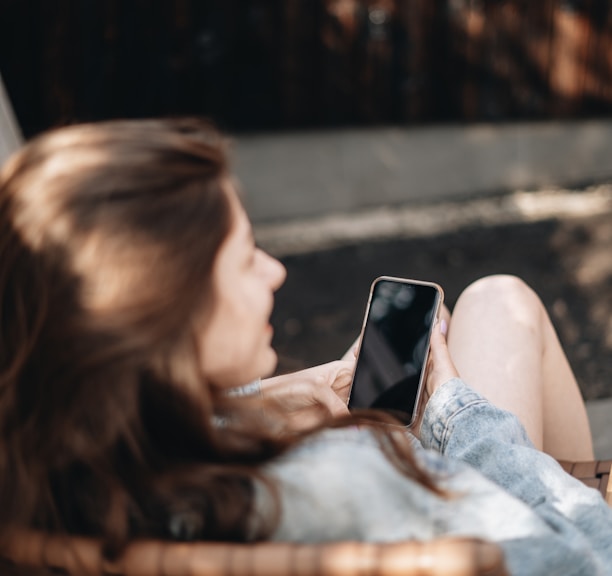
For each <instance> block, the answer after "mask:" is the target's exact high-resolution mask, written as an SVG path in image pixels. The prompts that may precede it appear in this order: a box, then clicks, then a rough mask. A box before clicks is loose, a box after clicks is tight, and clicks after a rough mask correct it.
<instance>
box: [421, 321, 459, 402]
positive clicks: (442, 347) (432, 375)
mask: <svg viewBox="0 0 612 576" xmlns="http://www.w3.org/2000/svg"><path fill="white" fill-rule="evenodd" d="M447 329H448V324H447V323H446V321H445V320H442V321H440V322H438V324H437V325H436V327H435V328H434V330H433V332H432V335H431V344H430V349H429V361H428V363H427V380H426V385H425V387H426V389H427V393H428V396H431V395H432V394H433V393H434V392H435V391H436V390H437V389H438V388H439V387H440V386H442V384H444V383H445V382H448V381H449V380H450V379H451V378H456V377H458V376H459V372H457V368H455V364H454V363H453V360H452V358H451V356H450V353H449V351H448V346H447V345H446V331H447Z"/></svg>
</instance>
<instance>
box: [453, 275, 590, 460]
mask: <svg viewBox="0 0 612 576" xmlns="http://www.w3.org/2000/svg"><path fill="white" fill-rule="evenodd" d="M448 347H449V350H450V353H451V356H452V358H453V360H454V362H455V365H456V366H457V369H458V371H459V373H460V374H461V376H462V378H463V379H464V380H465V381H466V382H467V383H468V384H469V385H470V386H471V387H472V388H474V389H475V390H477V391H479V392H480V393H481V394H483V396H485V397H486V398H488V399H489V400H490V401H491V402H492V403H493V404H495V405H496V406H499V407H500V408H504V409H506V410H509V411H510V412H513V413H514V414H516V416H518V418H519V420H520V421H521V422H522V423H523V425H524V426H525V428H526V430H527V433H528V435H529V437H530V438H531V440H532V441H533V443H534V444H535V446H536V447H538V448H540V449H541V450H544V451H545V452H547V453H549V454H550V455H551V456H553V457H555V458H557V459H565V460H590V459H592V458H593V442H592V437H591V431H590V428H589V422H588V418H587V414H586V409H585V406H584V402H583V400H582V397H581V395H580V390H579V389H578V385H577V383H576V379H575V377H574V375H573V373H572V370H571V368H570V366H569V363H568V361H567V358H566V357H565V354H564V352H563V350H562V348H561V345H560V343H559V340H558V338H557V335H556V333H555V330H554V328H553V326H552V323H551V321H550V318H549V317H548V315H547V313H546V310H545V309H544V306H543V305H542V303H541V301H540V299H539V298H538V296H537V295H536V294H535V292H533V290H531V289H530V288H529V287H528V286H527V285H526V284H525V283H524V282H523V281H521V280H519V279H518V278H515V277H513V276H491V277H487V278H483V279H481V280H479V281H477V282H475V283H474V284H472V285H471V286H469V287H468V288H467V289H466V290H465V292H464V293H463V294H462V295H461V297H460V298H459V300H458V301H457V304H456V306H455V309H454V311H453V315H452V319H451V322H450V327H449V332H448Z"/></svg>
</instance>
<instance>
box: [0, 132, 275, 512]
mask: <svg viewBox="0 0 612 576" xmlns="http://www.w3.org/2000/svg"><path fill="white" fill-rule="evenodd" d="M283 279H284V269H283V268H282V266H281V265H280V264H279V263H278V262H276V261H275V260H273V259H271V258H270V257H268V256H267V255H265V254H263V253H262V252H261V251H259V250H258V249H257V248H256V247H255V246H254V243H253V238H252V234H251V229H250V224H249V222H248V219H247V218H246V215H245V213H244V210H243V208H242V206H241V204H240V201H239V200H238V196H237V194H236V191H235V187H234V184H233V182H232V179H231V177H230V174H229V171H228V165H227V157H226V148H225V143H224V141H223V139H222V138H221V137H220V135H219V134H218V133H217V132H216V131H215V130H214V129H212V128H211V127H209V126H208V125H206V124H204V123H202V122H201V121H197V120H155V121H115V122H107V123H101V124H91V125H82V126H73V127H68V128H63V129H59V130H56V131H53V132H50V133H48V134H45V135H43V136H40V137H38V138H36V139H35V140H33V141H32V142H30V143H29V144H27V145H26V146H25V147H24V148H23V149H22V150H21V151H19V152H18V153H17V154H16V155H14V156H13V157H12V158H11V159H10V160H9V161H8V162H7V163H6V165H5V166H4V168H3V170H2V172H0V298H1V304H2V319H1V326H0V330H1V333H0V336H1V339H2V342H1V345H0V348H1V350H0V419H1V421H2V426H3V427H4V432H3V433H4V437H5V439H6V438H9V440H5V441H6V442H7V445H11V446H13V447H15V449H16V450H17V448H18V450H21V451H22V453H23V454H34V453H35V452H36V454H37V455H38V456H37V457H39V458H40V462H41V463H44V465H43V464H41V465H40V466H39V467H38V468H39V470H38V472H39V473H40V474H42V475H47V476H48V474H49V470H57V469H61V468H62V467H63V466H68V465H70V464H69V463H70V462H73V461H74V460H75V459H76V460H79V459H80V460H82V461H84V462H85V461H86V462H87V466H88V467H91V466H92V465H93V464H92V462H94V461H95V460H96V458H97V457H98V456H99V458H100V459H101V460H100V462H101V461H102V460H103V458H102V456H100V454H102V453H104V451H105V450H106V451H108V450H109V449H111V450H116V444H117V442H120V443H123V444H126V443H127V444H129V443H132V444H133V446H131V447H130V450H132V451H134V450H135V451H136V452H137V451H138V450H142V446H141V445H140V444H139V442H140V440H139V439H138V438H137V436H138V435H142V434H144V432H143V428H146V427H147V426H148V424H147V422H146V421H143V420H146V419H147V417H148V418H149V419H150V420H151V419H154V418H161V420H160V421H158V422H157V423H156V424H157V425H160V426H165V425H173V424H175V425H177V426H179V425H178V424H177V422H176V420H178V419H179V412H178V410H175V411H173V403H174V404H176V405H177V406H178V405H180V406H181V410H182V412H181V416H180V418H183V419H184V421H182V422H181V423H180V427H182V428H188V427H189V426H192V427H193V428H194V429H196V428H198V427H199V426H201V423H200V424H198V423H197V421H198V417H202V416H204V415H210V414H212V413H213V412H214V410H215V406H214V404H215V399H219V398H222V397H223V394H222V392H220V391H219V388H224V387H228V386H236V385H240V384H245V383H246V382H248V380H250V379H253V378H255V377H257V376H260V375H265V374H266V373H269V372H270V371H272V370H273V369H274V366H275V361H276V357H275V355H274V353H273V351H272V349H271V347H270V339H271V329H270V327H269V315H270V313H271V308H272V293H273V291H274V290H275V289H276V288H278V286H279V285H280V284H281V283H282V281H283ZM194 400H195V401H194ZM190 411H191V415H190ZM143 413H145V415H143ZM146 414H149V416H146ZM173 418H174V421H173V420H172V419H173ZM181 433H182V432H181ZM181 433H177V434H179V436H180V434H181ZM199 433H200V432H198V434H199ZM196 435H197V434H196ZM187 436H189V434H187ZM136 445H138V446H139V448H138V450H136V449H135V448H134V446H136ZM200 448H201V447H200ZM200 448H198V449H200ZM185 449H186V450H187V451H188V449H187V448H185ZM194 449H195V448H194ZM141 456H142V455H141ZM166 456H167V455H166ZM15 457H20V456H18V455H15ZM142 457H144V456H142ZM164 457H165V456H164ZM134 458H136V456H134ZM30 464H31V463H30ZM30 464H28V466H30ZM96 465H99V466H101V467H102V468H104V466H106V464H103V463H98V464H96ZM7 466H8V465H7V462H6V461H5V462H3V463H2V466H1V467H2V468H3V469H4V471H5V472H6V473H7V474H9V475H10V474H15V473H16V472H15V470H17V469H18V468H19V467H17V468H15V470H13V471H12V472H11V471H10V470H8V468H7ZM22 468H23V467H22ZM35 469H36V466H34V467H33V468H32V469H31V470H29V471H28V472H27V473H25V472H24V474H23V476H22V477H21V478H19V479H18V478H15V482H22V483H24V482H25V483H28V482H30V483H32V484H35V483H36V473H37V472H36V470H35ZM0 473H2V470H0ZM105 473H108V474H111V472H109V471H106V472H105ZM41 481H42V479H41ZM43 484H44V481H43ZM54 490H55V489H54ZM33 491H34V490H33ZM30 505H31V506H32V507H35V506H36V505H35V503H34V502H32V503H30ZM26 507H27V505H26Z"/></svg>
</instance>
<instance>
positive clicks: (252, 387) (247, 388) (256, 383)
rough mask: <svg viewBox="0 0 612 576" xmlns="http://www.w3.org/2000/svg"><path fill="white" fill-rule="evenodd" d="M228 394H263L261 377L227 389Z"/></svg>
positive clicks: (234, 396) (235, 395)
mask: <svg viewBox="0 0 612 576" xmlns="http://www.w3.org/2000/svg"><path fill="white" fill-rule="evenodd" d="M226 394H227V396H231V397H233V398H236V397H238V396H261V378H257V379H256V380H253V382H249V383H248V384H245V385H244V386H238V387H237V388H230V389H229V390H227V391H226Z"/></svg>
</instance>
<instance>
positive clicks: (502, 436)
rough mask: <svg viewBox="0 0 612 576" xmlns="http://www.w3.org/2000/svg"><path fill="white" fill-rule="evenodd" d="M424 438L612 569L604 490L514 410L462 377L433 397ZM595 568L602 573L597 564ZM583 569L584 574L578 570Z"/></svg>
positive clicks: (611, 526) (610, 520)
mask: <svg viewBox="0 0 612 576" xmlns="http://www.w3.org/2000/svg"><path fill="white" fill-rule="evenodd" d="M421 442H422V443H423V445H424V446H426V447H430V448H432V449H434V450H436V451H438V452H440V453H442V454H444V455H446V456H447V457H450V458H453V459H456V460H461V461H463V462H466V463H467V464H469V465H470V466H472V467H474V468H476V469H477V470H478V471H480V472H481V473H482V474H483V475H484V476H486V477H487V478H489V479H490V480H492V481H493V482H495V483H496V484H498V485H499V486H501V487H502V488H504V489H505V490H507V491H508V492H510V493H511V494H512V495H514V496H515V497H517V498H518V499H520V500H522V501H523V502H525V503H526V504H527V505H528V506H530V507H531V508H532V509H533V510H534V511H535V512H536V513H537V514H538V515H539V516H540V518H542V519H543V520H544V521H545V522H546V523H547V524H548V525H549V526H550V527H551V528H552V530H553V531H554V533H555V534H557V535H558V536H559V538H560V540H561V541H563V542H565V544H566V545H567V546H569V547H574V546H579V545H580V543H581V542H582V543H583V544H584V546H582V550H583V551H582V553H581V555H575V560H576V561H578V560H579V559H580V558H582V559H583V560H585V561H586V556H587V555H588V554H587V551H589V550H590V551H591V552H592V553H593V555H594V557H596V558H599V559H602V558H604V559H605V561H606V562H607V568H602V570H603V572H602V573H604V574H605V573H612V510H611V509H610V507H609V506H608V505H607V504H606V503H605V501H604V500H603V498H602V497H601V494H600V493H599V492H598V491H597V490H595V489H592V488H588V487H586V486H585V485H584V484H583V483H582V482H580V481H579V480H576V479H575V478H573V477H572V476H570V475H569V474H566V473H565V472H564V471H563V469H562V468H561V466H560V465H559V464H558V463H557V462H556V461H555V460H554V459H553V458H551V457H550V456H548V455H547V454H544V453H543V452H541V451H539V450H537V449H536V448H534V446H533V445H532V443H531V442H530V440H529V438H528V437H527V434H526V432H525V429H524V428H523V426H522V425H521V424H520V422H519V421H518V419H517V418H516V416H514V415H513V414H511V413H509V412H507V411H504V410H501V409H499V408H496V407H495V406H493V405H492V404H491V403H489V402H488V401H487V400H486V399H485V398H483V397H482V396H480V395H479V394H478V393H477V392H475V391H474V390H472V389H470V388H469V387H468V386H467V385H466V384H465V383H463V382H462V381H461V380H460V379H457V378H455V379H452V380H450V381H449V382H447V383H446V384H444V385H443V386H441V387H440V388H439V389H438V390H437V391H436V392H435V393H434V394H433V396H432V397H431V399H430V401H429V402H428V405H427V407H426V410H425V414H424V417H423V423H422V426H421ZM590 570H591V572H588V571H585V572H584V573H585V574H586V573H599V572H597V571H595V569H594V567H591V569H590ZM578 573H582V572H578Z"/></svg>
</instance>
